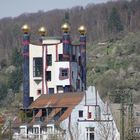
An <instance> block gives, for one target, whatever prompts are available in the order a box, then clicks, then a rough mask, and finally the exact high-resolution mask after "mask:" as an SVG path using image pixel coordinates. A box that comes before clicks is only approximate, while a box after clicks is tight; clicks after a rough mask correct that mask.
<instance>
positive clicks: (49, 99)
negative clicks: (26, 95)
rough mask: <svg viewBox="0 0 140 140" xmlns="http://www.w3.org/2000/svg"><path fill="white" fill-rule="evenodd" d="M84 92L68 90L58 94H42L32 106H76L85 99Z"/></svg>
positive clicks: (30, 107) (31, 107)
mask: <svg viewBox="0 0 140 140" xmlns="http://www.w3.org/2000/svg"><path fill="white" fill-rule="evenodd" d="M83 96H84V92H68V93H57V94H51V95H47V94H42V95H41V96H40V97H39V98H37V99H36V100H35V101H34V102H33V103H32V104H31V105H30V106H29V109H33V108H46V107H74V106H76V105H77V104H79V103H80V101H81V100H82V99H83Z"/></svg>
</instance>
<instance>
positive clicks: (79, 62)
mask: <svg viewBox="0 0 140 140" xmlns="http://www.w3.org/2000/svg"><path fill="white" fill-rule="evenodd" d="M78 64H79V66H80V65H81V56H79V57H78Z"/></svg>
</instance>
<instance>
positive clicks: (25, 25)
mask: <svg viewBox="0 0 140 140" xmlns="http://www.w3.org/2000/svg"><path fill="white" fill-rule="evenodd" d="M21 29H22V31H23V33H29V31H30V27H29V26H28V25H27V24H24V25H23V26H22V28H21Z"/></svg>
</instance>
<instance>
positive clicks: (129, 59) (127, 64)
mask: <svg viewBox="0 0 140 140" xmlns="http://www.w3.org/2000/svg"><path fill="white" fill-rule="evenodd" d="M139 38H140V32H137V33H132V32H130V33H128V34H127V35H126V36H125V37H123V38H122V39H120V40H112V41H108V42H104V43H97V44H94V45H91V46H89V48H88V51H87V52H88V62H89V63H88V71H87V75H88V84H89V85H90V84H92V83H93V84H94V85H95V84H96V86H97V89H98V90H99V93H100V94H101V95H102V97H106V95H108V94H109V93H113V91H115V90H117V89H130V90H131V92H133V95H134V100H135V103H139V100H140V94H139V93H140V87H139V85H140V56H139V53H140V41H139ZM91 75H92V76H91ZM120 94H121V93H120ZM119 101H120V99H119V98H115V99H114V102H119Z"/></svg>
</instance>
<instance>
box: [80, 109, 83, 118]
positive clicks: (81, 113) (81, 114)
mask: <svg viewBox="0 0 140 140" xmlns="http://www.w3.org/2000/svg"><path fill="white" fill-rule="evenodd" d="M79 117H80V118H81V117H83V111H82V110H79Z"/></svg>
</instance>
